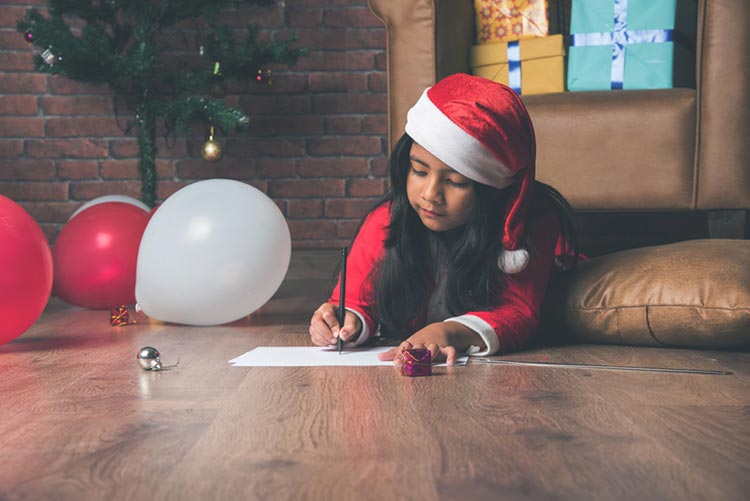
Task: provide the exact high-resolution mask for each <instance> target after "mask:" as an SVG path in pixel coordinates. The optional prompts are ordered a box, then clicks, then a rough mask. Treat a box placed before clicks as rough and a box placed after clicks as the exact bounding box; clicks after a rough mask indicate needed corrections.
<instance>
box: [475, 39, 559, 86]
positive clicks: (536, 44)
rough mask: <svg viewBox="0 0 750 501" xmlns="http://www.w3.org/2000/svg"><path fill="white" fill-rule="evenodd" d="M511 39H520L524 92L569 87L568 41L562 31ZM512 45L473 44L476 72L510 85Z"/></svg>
mask: <svg viewBox="0 0 750 501" xmlns="http://www.w3.org/2000/svg"><path fill="white" fill-rule="evenodd" d="M511 43H513V44H515V43H517V44H518V48H519V52H520V61H521V64H520V73H521V75H520V82H521V92H520V93H521V94H524V95H528V94H548V93H552V92H563V91H564V90H565V43H564V37H563V36H562V35H552V36H549V37H544V38H529V39H526V40H520V41H518V42H511ZM508 45H509V44H508V43H507V42H502V43H490V44H481V45H473V46H472V47H471V52H470V54H469V64H470V65H471V71H472V73H473V74H474V75H477V76H480V77H484V78H488V79H490V80H494V81H495V82H500V83H502V84H505V85H509V84H510V79H509V69H510V64H509V63H508ZM511 59H512V58H511Z"/></svg>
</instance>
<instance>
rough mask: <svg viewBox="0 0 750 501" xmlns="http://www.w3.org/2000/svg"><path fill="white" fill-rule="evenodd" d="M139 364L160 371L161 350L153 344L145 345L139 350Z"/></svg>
mask: <svg viewBox="0 0 750 501" xmlns="http://www.w3.org/2000/svg"><path fill="white" fill-rule="evenodd" d="M136 358H137V359H138V364H140V366H141V367H142V368H143V369H145V370H147V371H153V370H156V371H158V370H159V369H161V358H160V354H159V350H157V349H156V348H154V347H152V346H144V347H143V348H141V349H140V350H138V355H137V356H136Z"/></svg>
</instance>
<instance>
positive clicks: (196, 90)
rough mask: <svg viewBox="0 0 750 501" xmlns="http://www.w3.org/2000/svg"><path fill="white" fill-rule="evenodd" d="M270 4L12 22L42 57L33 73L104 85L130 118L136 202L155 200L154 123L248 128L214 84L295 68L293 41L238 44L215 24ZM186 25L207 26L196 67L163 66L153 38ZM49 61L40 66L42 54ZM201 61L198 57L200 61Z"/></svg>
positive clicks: (118, 9) (211, 2)
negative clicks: (214, 94)
mask: <svg viewBox="0 0 750 501" xmlns="http://www.w3.org/2000/svg"><path fill="white" fill-rule="evenodd" d="M272 3H274V0H161V1H154V0H50V2H49V15H48V16H44V15H42V13H41V12H40V11H39V10H38V9H37V8H30V9H29V10H28V11H27V12H26V15H25V16H24V17H23V19H21V20H19V22H18V23H17V28H18V31H20V32H22V33H26V32H31V33H32V34H33V43H34V45H35V46H36V47H37V48H38V49H39V50H40V54H37V55H36V56H35V57H34V67H35V69H36V70H37V71H39V72H42V73H47V74H52V75H60V76H63V77H66V78H70V79H71V80H76V81H80V82H85V83H91V84H106V85H109V86H110V87H111V88H112V90H113V92H114V94H115V98H120V99H122V100H124V101H125V102H126V103H127V104H128V106H129V107H130V108H131V109H132V110H134V111H135V113H136V116H137V123H136V127H137V129H138V130H137V131H136V134H137V136H138V145H139V168H140V170H141V175H142V176H141V177H142V188H143V189H142V198H143V200H144V202H146V203H147V204H149V205H154V203H155V201H156V176H155V156H156V148H155V145H154V139H155V130H156V126H157V120H162V121H163V122H164V123H165V124H166V125H167V127H171V128H173V129H174V131H175V133H176V134H178V135H180V136H183V137H184V136H187V135H188V134H189V133H190V123H191V121H193V120H196V119H200V120H204V121H207V122H209V123H211V124H212V125H215V126H217V127H219V128H220V129H221V130H223V131H225V132H229V131H231V130H236V129H238V128H242V127H243V126H245V125H247V123H248V117H247V115H246V114H245V113H244V112H243V111H242V110H241V109H238V108H231V107H227V106H226V105H225V104H224V102H223V101H222V100H221V99H211V98H209V97H206V96H207V95H208V94H210V93H211V90H212V88H214V87H215V86H216V85H217V83H220V84H224V85H225V84H226V81H227V80H240V81H249V80H252V79H255V78H256V77H257V75H258V72H259V71H261V70H263V69H265V68H266V67H267V66H268V65H269V64H293V63H294V62H295V61H296V60H297V59H298V58H299V57H302V56H304V55H305V54H306V53H307V51H306V49H299V48H293V47H292V44H293V43H294V41H295V37H294V35H293V34H292V35H290V37H289V38H288V39H287V40H284V41H280V42H264V43H261V42H259V41H258V28H257V27H255V26H252V25H251V26H248V27H246V29H245V32H244V37H243V38H242V39H241V40H238V37H237V32H236V31H234V30H231V29H230V28H228V27H226V26H218V25H216V19H217V17H218V16H219V14H221V13H222V12H223V11H225V10H226V9H228V8H232V7H239V6H243V5H258V6H263V5H270V4H272ZM184 20H193V21H195V22H196V26H197V25H198V24H197V22H198V21H199V20H203V21H204V24H207V25H208V27H207V28H206V31H207V36H206V39H205V44H204V47H203V49H204V50H203V56H202V58H203V59H202V62H201V64H200V65H197V64H191V65H187V64H180V65H177V66H176V67H174V65H171V66H170V65H166V64H163V62H164V57H163V56H164V51H165V47H163V46H161V45H160V43H159V41H158V40H159V36H164V35H163V32H164V30H165V29H167V28H172V27H174V26H175V25H177V24H178V23H179V22H181V21H184ZM45 50H49V51H50V52H51V53H52V54H53V55H54V58H53V59H50V60H48V61H45V58H44V57H43V56H45V55H47V56H48V57H49V55H48V54H44V52H43V51H45ZM199 58H200V56H199V55H198V54H196V56H195V58H194V59H196V60H198V59H199Z"/></svg>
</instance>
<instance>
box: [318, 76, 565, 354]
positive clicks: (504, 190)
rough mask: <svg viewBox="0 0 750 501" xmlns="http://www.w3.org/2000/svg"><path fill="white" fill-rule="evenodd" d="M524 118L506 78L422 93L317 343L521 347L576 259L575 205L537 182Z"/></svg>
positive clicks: (453, 350) (465, 80)
mask: <svg viewBox="0 0 750 501" xmlns="http://www.w3.org/2000/svg"><path fill="white" fill-rule="evenodd" d="M535 157H536V144H535V139H534V129H533V126H532V124H531V119H530V118H529V115H528V113H527V111H526V108H525V107H524V105H523V103H522V102H521V99H520V98H519V97H518V95H516V93H515V92H513V91H512V90H511V89H510V88H509V87H506V86H504V85H502V84H499V83H495V82H492V81H490V80H486V79H483V78H480V77H474V76H469V75H465V74H456V75H451V76H449V77H446V78H445V79H443V80H441V81H440V82H438V83H437V84H435V85H434V86H432V87H430V88H428V89H427V90H426V91H425V92H424V93H423V94H422V96H421V97H420V98H419V100H418V101H417V103H416V104H415V105H414V107H412V108H411V109H410V110H409V112H408V115H407V123H406V133H405V134H404V135H403V136H402V137H401V139H400V140H399V141H398V143H397V144H396V146H395V147H394V149H393V152H392V154H391V157H390V162H389V173H390V181H391V189H390V191H389V192H388V194H387V195H386V196H385V198H384V200H383V201H382V202H381V203H379V204H378V205H377V206H376V207H375V208H374V209H372V210H371V211H370V212H369V213H368V214H367V215H366V216H365V218H364V219H363V221H362V223H361V224H360V227H359V229H358V231H357V233H356V235H355V237H354V240H353V243H352V246H351V251H350V254H349V259H348V266H347V278H346V280H347V283H346V291H345V292H346V298H345V300H346V302H345V307H346V310H347V311H346V315H345V320H344V325H343V326H339V322H338V320H337V318H338V316H337V312H338V308H337V305H338V297H339V285H337V286H336V288H335V289H334V291H333V293H332V295H331V298H330V299H329V300H328V302H326V303H324V304H322V305H321V306H320V307H319V308H318V309H317V310H316V311H315V313H314V314H313V316H312V319H311V322H310V337H311V339H312V342H313V343H314V344H316V345H319V346H329V345H332V344H336V341H337V339H336V338H337V336H341V339H342V340H343V341H344V342H346V343H348V345H349V346H357V345H360V344H362V343H364V342H365V341H367V340H368V339H370V338H371V337H372V336H373V333H374V332H375V331H376V328H377V327H379V328H380V332H381V335H384V336H388V337H395V338H397V339H399V340H401V341H403V342H402V343H401V344H400V345H399V346H398V347H395V348H393V349H391V350H388V351H386V352H384V353H382V354H381V355H380V358H381V359H382V360H394V361H395V362H396V363H398V362H399V360H400V359H399V357H400V353H401V350H402V348H407V349H411V348H427V349H429V350H430V352H431V354H432V358H433V361H442V360H446V361H447V362H448V363H449V364H450V363H454V362H455V360H456V356H457V354H459V353H464V352H467V353H469V354H470V355H492V354H495V353H500V352H508V351H512V350H517V349H519V348H521V347H522V346H524V344H525V343H527V342H528V341H529V340H530V339H531V338H532V337H533V336H534V334H535V332H536V330H537V326H538V324H539V317H540V308H541V304H542V300H543V299H544V295H545V290H546V288H547V283H548V280H549V277H550V273H551V272H552V271H553V268H554V267H555V265H556V263H557V264H558V265H560V264H562V263H569V262H570V261H571V259H570V256H575V255H576V251H575V248H574V247H575V245H574V244H571V245H568V244H567V242H574V241H575V236H574V235H573V223H572V219H571V217H572V216H571V212H572V211H571V208H570V206H569V205H568V203H567V202H566V201H565V199H564V198H563V197H562V196H561V195H560V194H559V193H558V192H557V191H555V190H554V189H553V188H551V187H549V186H547V185H545V184H542V183H540V182H537V181H535V180H534V170H535V169H534V166H535Z"/></svg>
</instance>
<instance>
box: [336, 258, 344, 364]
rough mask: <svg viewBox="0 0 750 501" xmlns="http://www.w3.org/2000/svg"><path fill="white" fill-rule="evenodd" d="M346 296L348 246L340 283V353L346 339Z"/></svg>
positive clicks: (337, 342) (342, 259) (338, 341)
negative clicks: (343, 337) (343, 330)
mask: <svg viewBox="0 0 750 501" xmlns="http://www.w3.org/2000/svg"><path fill="white" fill-rule="evenodd" d="M345 296H346V247H344V248H343V249H341V283H340V284H339V336H338V339H337V341H336V346H337V347H338V349H339V355H341V350H342V349H343V348H344V341H343V340H342V339H341V329H343V328H344V318H345V315H344V314H345V312H346V309H345V308H346V307H345V306H344V297H345Z"/></svg>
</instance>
